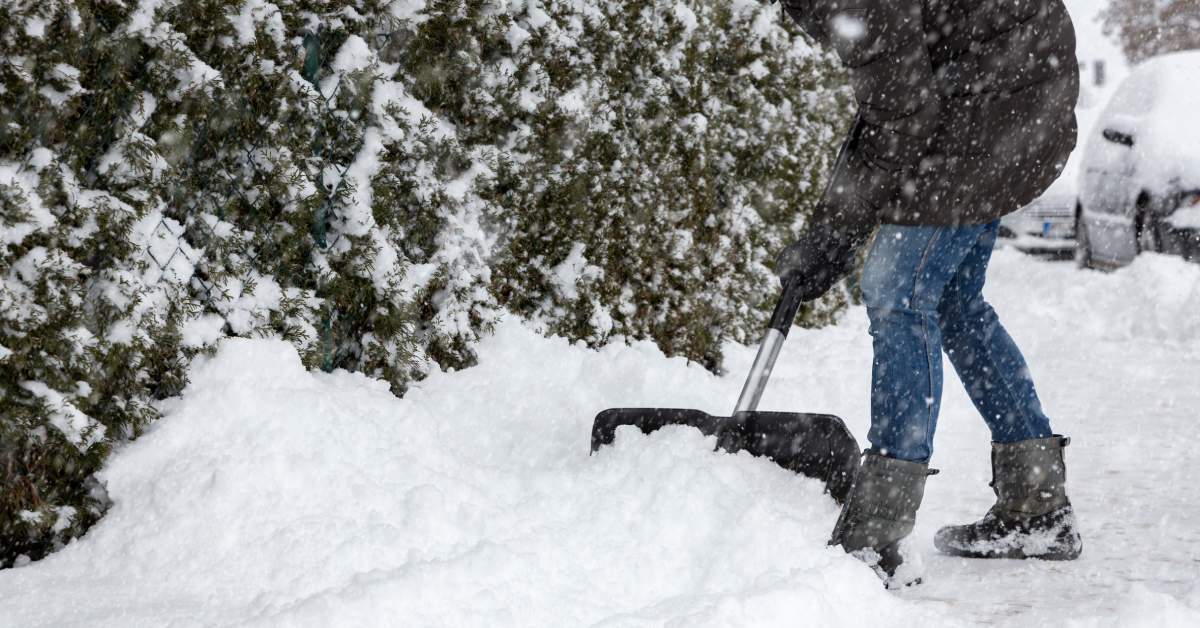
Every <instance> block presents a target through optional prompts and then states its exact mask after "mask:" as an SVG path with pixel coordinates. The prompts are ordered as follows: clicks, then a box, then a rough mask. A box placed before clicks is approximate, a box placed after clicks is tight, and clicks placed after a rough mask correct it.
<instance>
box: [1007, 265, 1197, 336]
mask: <svg viewBox="0 0 1200 628" xmlns="http://www.w3.org/2000/svg"><path fill="white" fill-rule="evenodd" d="M995 256H996V260H995V261H994V263H993V266H992V268H991V269H990V271H989V277H990V278H991V279H992V280H994V281H992V284H989V286H988V290H987V294H988V296H989V298H990V299H991V300H992V301H993V302H995V303H997V304H998V305H997V307H998V309H1001V315H1002V317H1004V321H1005V323H1006V324H1013V323H1016V324H1018V326H1028V327H1030V328H1038V327H1041V328H1044V330H1045V331H1046V332H1051V333H1058V334H1063V335H1067V336H1072V337H1080V336H1081V335H1082V336H1083V337H1086V338H1088V339H1091V340H1118V339H1121V340H1129V339H1134V340H1153V341H1160V342H1167V343H1172V344H1175V343H1178V344H1183V345H1190V346H1196V344H1197V343H1200V314H1198V313H1200V266H1197V265H1196V264H1191V263H1188V262H1186V261H1184V260H1183V259H1181V258H1179V257H1174V256H1168V255H1160V254H1153V253H1150V254H1144V255H1139V256H1138V257H1137V258H1136V259H1135V260H1134V262H1133V264H1132V265H1130V266H1129V267H1128V268H1125V269H1122V271H1121V272H1116V273H1104V272H1100V271H1083V272H1081V271H1079V270H1077V269H1076V268H1074V266H1073V265H1071V264H1029V263H1027V260H1025V259H1022V256H1021V254H1020V253H1018V252H1016V251H1012V250H1001V251H996V254H995ZM1039 336H1040V338H1049V337H1051V334H1050V333H1043V334H1039Z"/></svg>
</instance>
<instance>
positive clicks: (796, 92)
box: [414, 0, 848, 369]
mask: <svg viewBox="0 0 1200 628" xmlns="http://www.w3.org/2000/svg"><path fill="white" fill-rule="evenodd" d="M488 6H489V4H488V3H484V2H477V1H475V0H467V2H465V3H460V2H454V1H452V0H439V1H437V2H433V3H431V4H430V5H429V6H428V7H427V11H428V12H429V15H430V21H429V22H425V23H424V24H422V27H423V28H425V29H428V28H429V25H430V24H431V23H433V22H435V21H436V22H438V23H439V30H440V32H442V33H444V34H445V36H444V37H442V38H441V39H435V40H434V41H440V42H443V45H444V46H445V47H446V51H445V53H444V54H441V55H437V54H433V55H428V54H427V56H428V57H430V58H435V59H443V60H444V61H442V64H441V65H439V66H437V67H436V69H434V70H430V71H429V72H427V73H425V74H424V75H419V76H418V81H417V82H416V84H415V86H414V91H415V92H416V93H421V94H423V95H425V97H426V99H427V101H430V100H436V101H438V103H439V105H441V107H442V108H441V109H440V111H444V112H445V113H446V115H447V117H449V118H450V119H451V120H453V121H454V122H455V124H457V125H458V126H459V127H460V128H461V129H464V130H463V132H462V134H463V135H464V136H469V137H471V138H472V139H473V140H475V141H484V142H487V143H490V144H492V145H493V146H496V147H497V148H499V149H500V150H501V151H503V152H502V154H501V155H500V156H499V158H498V160H497V163H496V164H495V166H494V168H493V169H492V170H493V172H492V176H489V177H487V178H486V180H487V183H488V187H487V189H486V191H485V192H484V193H485V194H487V195H488V198H489V200H491V201H492V203H493V204H494V207H495V209H496V211H497V212H498V213H497V214H496V215H495V216H494V219H495V220H496V222H497V224H498V225H499V226H500V228H499V229H498V233H500V234H501V236H502V237H503V241H502V246H501V247H499V249H498V251H499V255H498V259H497V261H496V263H495V264H494V265H493V273H494V283H493V285H494V290H495V292H496V294H497V295H498V297H499V299H500V300H501V302H502V303H504V304H505V305H506V306H507V307H508V308H510V309H511V310H513V311H516V312H518V313H520V314H522V315H525V316H527V317H530V318H533V319H534V320H538V321H542V322H543V323H544V326H545V328H546V330H547V331H550V332H553V333H558V334H563V335H566V336H568V337H571V338H578V339H584V340H586V341H587V342H588V343H590V344H594V345H595V344H601V343H603V342H605V341H606V340H607V339H609V338H610V337H613V336H625V337H633V338H652V339H653V340H655V341H656V342H657V343H658V345H659V346H660V347H661V348H662V349H663V350H664V351H666V352H667V353H668V354H673V355H683V356H686V357H688V358H690V359H694V360H697V361H699V362H701V363H702V364H704V365H705V366H707V367H709V368H712V369H719V367H720V361H721V358H720V355H721V354H720V351H721V344H722V343H723V342H727V341H729V340H734V341H739V342H746V341H753V340H755V339H757V337H758V335H759V334H760V333H761V330H762V328H763V327H764V325H765V321H766V317H767V315H768V313H769V308H770V307H771V305H772V303H773V300H774V297H775V296H776V294H777V290H778V288H777V283H776V280H775V279H774V277H773V275H772V273H771V272H770V270H769V268H768V265H769V262H770V260H771V259H772V258H773V255H774V254H775V253H776V252H777V251H778V250H779V249H780V248H782V246H784V245H785V244H786V243H787V242H789V241H790V238H792V237H793V236H794V235H795V232H796V231H797V230H798V228H799V227H800V226H801V224H802V222H803V217H804V215H806V214H807V212H808V211H809V210H810V208H811V206H812V204H813V203H814V202H815V200H816V199H817V198H818V197H819V195H820V192H821V189H820V182H821V180H822V178H823V175H824V173H825V171H826V170H827V169H828V167H829V165H830V163H829V162H830V160H831V159H832V157H833V156H834V154H835V153H836V146H835V142H836V141H837V140H838V136H839V135H840V133H841V130H842V127H843V125H844V124H845V121H846V118H845V115H846V111H847V108H848V105H847V102H846V99H845V98H844V93H843V92H842V91H841V90H842V87H841V85H842V84H841V82H840V81H839V80H838V76H837V73H836V72H834V71H832V64H831V61H830V59H829V58H828V57H826V56H823V55H820V54H818V53H817V52H816V51H814V50H813V49H812V48H811V47H810V46H809V45H808V43H807V42H806V40H804V39H803V38H801V37H800V36H799V35H798V33H797V31H796V30H795V29H793V28H792V27H791V25H790V24H789V23H784V22H782V21H781V20H780V15H779V9H778V7H777V6H768V5H763V4H760V3H757V2H734V3H727V2H707V1H703V2H686V3H685V2H678V1H676V0H631V1H628V2H595V3H579V2H571V1H554V0H547V1H542V2H522V3H514V4H510V5H509V6H510V12H509V14H508V15H507V16H506V17H507V18H509V19H507V20H498V19H495V18H491V17H489V14H488V13H487V11H486V7H488ZM453 33H457V34H456V35H453ZM464 33H477V34H478V35H476V36H474V37H467V36H466V35H464ZM501 38H502V39H501ZM429 39H431V38H430V37H426V39H425V40H421V39H420V37H418V41H422V42H426V41H428V40H429ZM460 40H466V41H460ZM421 49H422V50H423V51H426V53H427V52H428V51H429V50H431V49H433V50H435V52H436V46H432V45H429V44H427V43H425V44H424V45H422V46H421ZM437 70H441V71H437ZM421 76H432V77H434V78H433V79H430V80H424V81H422V80H420V79H421ZM843 299H844V295H843V294H842V293H838V294H834V295H832V296H831V297H830V298H829V299H828V300H826V301H824V302H822V303H821V304H819V305H817V306H816V307H815V308H810V309H809V310H808V311H806V312H805V313H804V316H803V317H802V319H803V320H805V321H806V322H810V323H817V322H821V321H823V320H825V319H826V317H827V316H828V314H829V313H830V312H831V311H833V310H835V309H836V308H837V307H838V306H839V304H841V303H843V302H844V301H843Z"/></svg>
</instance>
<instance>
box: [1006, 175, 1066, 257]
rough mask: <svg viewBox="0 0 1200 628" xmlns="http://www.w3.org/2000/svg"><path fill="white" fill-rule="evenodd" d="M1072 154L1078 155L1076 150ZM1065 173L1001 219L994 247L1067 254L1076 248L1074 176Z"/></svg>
mask: <svg viewBox="0 0 1200 628" xmlns="http://www.w3.org/2000/svg"><path fill="white" fill-rule="evenodd" d="M1075 154H1078V152H1076V153H1075ZM1069 169H1070V163H1069V162H1068V172H1064V174H1063V176H1061V177H1059V179H1058V180H1057V181H1055V182H1054V184H1053V185H1051V186H1050V189H1048V190H1046V191H1045V192H1044V193H1043V194H1042V195H1041V196H1039V197H1038V198H1036V199H1034V201H1033V202H1032V203H1030V204H1028V205H1026V206H1025V207H1022V208H1021V209H1020V210H1018V211H1015V212H1013V213H1011V214H1009V215H1007V216H1005V217H1004V218H1002V219H1000V237H999V238H998V239H997V240H996V245H997V246H1012V247H1015V248H1017V249H1020V250H1022V251H1026V252H1031V253H1044V254H1064V255H1069V254H1070V253H1072V252H1073V251H1074V250H1075V208H1076V207H1077V206H1078V204H1079V195H1078V193H1077V192H1076V190H1075V177H1074V176H1071V175H1070V174H1069Z"/></svg>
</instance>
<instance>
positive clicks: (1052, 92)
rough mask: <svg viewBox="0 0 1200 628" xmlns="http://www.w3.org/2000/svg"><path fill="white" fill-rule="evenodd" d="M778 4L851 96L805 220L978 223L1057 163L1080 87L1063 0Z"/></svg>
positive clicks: (1070, 139)
mask: <svg viewBox="0 0 1200 628" xmlns="http://www.w3.org/2000/svg"><path fill="white" fill-rule="evenodd" d="M783 3H784V8H785V9H786V10H787V12H788V13H789V14H790V15H791V16H792V17H793V18H794V19H796V21H797V22H798V23H799V24H800V26H801V27H802V28H803V29H804V30H805V32H807V33H808V34H809V35H810V36H811V37H813V38H814V39H815V40H817V41H818V42H820V43H823V44H825V45H829V46H832V47H833V48H834V49H835V50H836V51H837V54H838V56H839V57H840V58H841V60H842V62H843V63H844V64H845V66H846V67H847V68H848V70H849V75H850V82H851V84H852V87H853V89H854V94H855V97H856V98H857V100H858V104H859V113H858V117H857V119H856V122H855V124H854V126H853V128H852V130H851V136H850V138H849V140H848V141H847V145H846V149H844V151H843V155H842V157H841V159H840V160H839V163H838V165H837V166H836V167H835V169H834V173H833V178H832V181H831V183H830V186H829V189H828V191H827V192H826V195H825V199H824V201H823V202H822V203H821V205H820V209H819V210H818V215H817V217H816V221H817V222H827V223H829V224H834V225H840V226H844V227H847V226H852V225H864V224H872V225H873V224H875V223H876V222H878V221H883V222H886V223H894V224H906V225H914V224H938V225H941V224H950V225H952V224H977V223H984V222H990V221H992V220H995V219H997V218H999V217H1000V216H1003V215H1004V214H1007V213H1009V212H1012V211H1014V210H1016V209H1018V208H1020V207H1021V206H1023V205H1025V204H1027V203H1029V202H1030V201H1032V200H1033V199H1034V198H1036V197H1037V196H1038V195H1040V194H1041V193H1042V192H1043V191H1045V190H1046V188H1047V187H1049V185H1050V183H1051V182H1053V181H1054V179H1055V178H1056V177H1057V176H1058V175H1059V173H1060V172H1061V171H1062V168H1063V166H1064V165H1065V163H1066V160H1067V156H1068V155H1069V154H1070V153H1071V150H1072V149H1073V148H1074V146H1075V135H1076V123H1075V112H1074V106H1075V101H1076V97H1077V96H1078V92H1079V70H1078V67H1077V66H1076V60H1075V31H1074V27H1073V25H1072V24H1071V19H1070V17H1069V16H1068V14H1067V11H1066V8H1065V7H1064V6H1063V3H1062V0H783Z"/></svg>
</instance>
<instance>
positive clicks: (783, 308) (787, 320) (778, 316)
mask: <svg viewBox="0 0 1200 628" xmlns="http://www.w3.org/2000/svg"><path fill="white" fill-rule="evenodd" d="M798 311H800V280H799V278H798V277H792V279H791V280H790V281H788V282H787V283H786V284H784V286H783V293H782V294H780V295H779V303H776V304H775V311H774V312H772V313H771V324H770V325H768V328H770V329H774V330H775V331H777V332H779V333H781V334H783V337H784V338H787V335H788V330H790V329H791V328H792V323H794V322H796V312H798Z"/></svg>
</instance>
